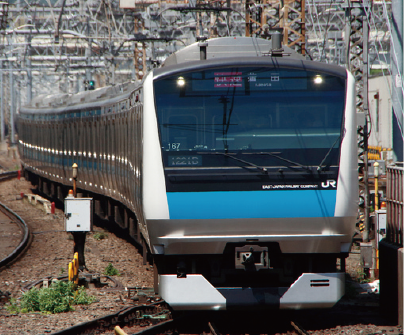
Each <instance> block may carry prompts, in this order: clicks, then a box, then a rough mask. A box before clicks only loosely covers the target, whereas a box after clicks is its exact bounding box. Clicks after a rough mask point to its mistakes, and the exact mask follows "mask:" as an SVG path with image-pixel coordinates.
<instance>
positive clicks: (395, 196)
mask: <svg viewBox="0 0 404 335" xmlns="http://www.w3.org/2000/svg"><path fill="white" fill-rule="evenodd" d="M403 174H404V165H403V163H395V164H394V165H390V166H388V167H387V232H386V233H387V236H386V237H387V240H388V241H389V242H391V243H394V244H397V245H400V246H401V247H402V246H403V216H404V211H403V187H404V183H403V180H404V178H403Z"/></svg>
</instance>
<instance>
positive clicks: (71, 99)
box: [20, 82, 140, 113]
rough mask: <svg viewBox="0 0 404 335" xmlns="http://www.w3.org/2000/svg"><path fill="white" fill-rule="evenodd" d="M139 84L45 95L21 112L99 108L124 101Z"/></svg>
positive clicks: (36, 98) (22, 108) (131, 83)
mask: <svg viewBox="0 0 404 335" xmlns="http://www.w3.org/2000/svg"><path fill="white" fill-rule="evenodd" d="M139 84H140V82H126V83H123V84H118V85H114V86H106V87H101V88H97V89H95V90H93V91H83V92H79V93H76V94H66V93H64V94H51V95H46V94H43V95H39V96H37V97H35V98H34V99H32V100H31V102H30V103H29V104H27V105H25V106H23V107H21V109H20V111H21V112H23V113H38V110H40V111H42V112H54V113H57V112H64V111H68V110H74V109H77V108H80V109H86V108H90V107H91V108H97V107H101V106H105V104H108V103H111V104H113V103H116V102H118V101H120V100H122V99H124V98H125V97H127V96H129V95H130V93H131V92H133V90H135V89H136V88H137V87H138V86H139ZM76 107H77V108H76Z"/></svg>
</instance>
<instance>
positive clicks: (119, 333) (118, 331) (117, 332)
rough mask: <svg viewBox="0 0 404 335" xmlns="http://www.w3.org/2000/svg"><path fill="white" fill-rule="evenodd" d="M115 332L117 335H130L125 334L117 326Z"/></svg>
mask: <svg viewBox="0 0 404 335" xmlns="http://www.w3.org/2000/svg"><path fill="white" fill-rule="evenodd" d="M114 330H115V335H128V334H127V333H125V332H124V331H123V330H122V328H121V327H119V326H116V327H115V328H114Z"/></svg>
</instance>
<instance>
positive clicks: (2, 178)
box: [0, 171, 19, 182]
mask: <svg viewBox="0 0 404 335" xmlns="http://www.w3.org/2000/svg"><path fill="white" fill-rule="evenodd" d="M18 174H19V171H8V172H2V173H0V182H2V181H5V180H9V179H12V178H17V177H18Z"/></svg>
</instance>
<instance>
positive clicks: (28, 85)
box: [26, 49, 32, 104]
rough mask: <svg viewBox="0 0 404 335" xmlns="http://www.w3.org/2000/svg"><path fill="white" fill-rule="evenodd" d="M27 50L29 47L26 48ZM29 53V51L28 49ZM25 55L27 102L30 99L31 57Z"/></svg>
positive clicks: (27, 102)
mask: <svg viewBox="0 0 404 335" xmlns="http://www.w3.org/2000/svg"><path fill="white" fill-rule="evenodd" d="M28 50H29V49H28ZM28 54H30V51H28ZM29 57H30V56H29V55H28V57H27V101H26V104H29V103H30V102H31V100H32V66H31V59H30V58H29Z"/></svg>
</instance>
